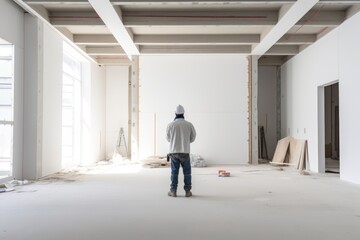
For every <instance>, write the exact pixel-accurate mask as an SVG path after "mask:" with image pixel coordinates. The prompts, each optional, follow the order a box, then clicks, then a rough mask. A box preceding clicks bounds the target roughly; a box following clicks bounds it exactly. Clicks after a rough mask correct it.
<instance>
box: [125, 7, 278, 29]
mask: <svg viewBox="0 0 360 240" xmlns="http://www.w3.org/2000/svg"><path fill="white" fill-rule="evenodd" d="M122 17H123V20H124V25H125V26H126V27H140V26H222V25H225V26H237V25H243V26H269V25H274V24H276V23H277V21H278V12H277V11H196V12H195V11H171V12H169V11H157V12H156V11H136V12H133V11H130V12H129V11H128V12H126V11H124V12H123V15H122Z"/></svg>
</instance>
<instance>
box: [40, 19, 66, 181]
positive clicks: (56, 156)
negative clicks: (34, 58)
mask: <svg viewBox="0 0 360 240" xmlns="http://www.w3.org/2000/svg"><path fill="white" fill-rule="evenodd" d="M43 48H44V49H43V83H42V84H43V86H42V94H43V95H42V97H43V99H42V116H41V118H42V139H41V142H42V176H45V175H48V174H51V173H54V172H57V171H59V170H60V169H61V149H62V142H61V139H62V79H63V40H62V38H61V37H60V35H59V34H58V33H56V32H55V31H54V30H52V29H50V27H49V26H48V25H46V24H43Z"/></svg>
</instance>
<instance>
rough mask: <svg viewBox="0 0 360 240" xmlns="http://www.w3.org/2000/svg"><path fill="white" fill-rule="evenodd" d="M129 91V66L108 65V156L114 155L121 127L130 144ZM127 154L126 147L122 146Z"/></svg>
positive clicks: (121, 150)
mask: <svg viewBox="0 0 360 240" xmlns="http://www.w3.org/2000/svg"><path fill="white" fill-rule="evenodd" d="M128 91H129V67H127V66H108V67H106V156H107V157H108V158H111V157H112V154H113V152H114V150H115V146H116V144H117V140H118V135H119V130H120V128H123V129H124V135H125V139H126V143H127V144H128V120H129V117H128V115H129V114H128V111H129V109H128V96H129V95H128ZM120 152H121V154H122V155H123V156H126V153H125V152H126V151H125V148H124V147H121V148H120Z"/></svg>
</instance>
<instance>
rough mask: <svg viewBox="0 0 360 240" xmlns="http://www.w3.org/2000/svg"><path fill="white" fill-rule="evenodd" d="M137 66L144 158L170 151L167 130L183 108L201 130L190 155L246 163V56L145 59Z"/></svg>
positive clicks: (229, 162) (141, 148) (226, 161)
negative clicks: (179, 106) (176, 113)
mask: <svg viewBox="0 0 360 240" xmlns="http://www.w3.org/2000/svg"><path fill="white" fill-rule="evenodd" d="M139 65H140V67H139V71H140V72H139V75H140V116H139V117H140V120H139V121H140V123H139V128H140V141H139V150H140V153H139V154H140V158H146V157H148V156H152V155H154V152H155V153H156V155H160V156H161V155H166V154H167V153H168V148H169V144H168V142H167V141H166V139H165V131H166V126H167V124H168V123H169V122H171V121H172V120H173V119H174V116H175V115H174V110H175V107H176V105H178V104H182V105H183V106H184V108H185V119H187V120H189V121H190V122H192V123H193V124H194V126H195V128H196V131H197V139H196V141H195V142H194V143H193V144H192V145H191V152H192V153H194V154H200V155H201V156H202V157H203V158H204V159H205V160H206V161H207V162H208V163H210V164H241V163H247V162H248V160H249V159H248V112H247V111H248V61H247V59H246V57H245V56H230V55H229V56H226V55H213V56H211V55H206V56H200V55H197V56H195V55H194V56H192V55H187V56H142V57H140V64H139ZM155 114H156V131H154V128H155V127H154V126H155V125H154V122H155V121H154V119H155V117H154V116H155ZM155 139H156V140H155ZM155 145H156V149H155Z"/></svg>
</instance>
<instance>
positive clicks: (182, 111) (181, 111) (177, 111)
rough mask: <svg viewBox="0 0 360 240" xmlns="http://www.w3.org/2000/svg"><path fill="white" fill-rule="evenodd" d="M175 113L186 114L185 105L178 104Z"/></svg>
mask: <svg viewBox="0 0 360 240" xmlns="http://www.w3.org/2000/svg"><path fill="white" fill-rule="evenodd" d="M175 113H176V114H184V113H185V109H184V107H183V106H181V105H178V106H177V107H176V109H175Z"/></svg>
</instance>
